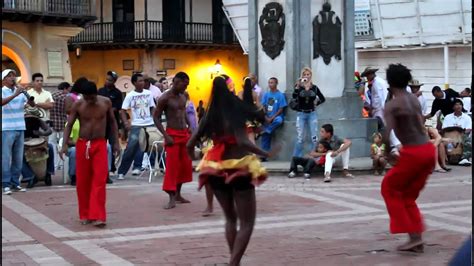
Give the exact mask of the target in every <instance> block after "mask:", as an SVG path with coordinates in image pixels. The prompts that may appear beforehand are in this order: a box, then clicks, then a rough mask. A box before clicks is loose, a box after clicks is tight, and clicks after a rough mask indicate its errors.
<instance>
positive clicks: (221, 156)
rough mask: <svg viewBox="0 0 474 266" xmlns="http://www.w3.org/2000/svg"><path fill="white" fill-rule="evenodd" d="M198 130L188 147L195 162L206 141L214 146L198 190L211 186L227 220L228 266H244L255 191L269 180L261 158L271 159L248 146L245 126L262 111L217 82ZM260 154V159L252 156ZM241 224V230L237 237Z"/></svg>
mask: <svg viewBox="0 0 474 266" xmlns="http://www.w3.org/2000/svg"><path fill="white" fill-rule="evenodd" d="M207 110H208V111H207V113H206V115H205V116H204V118H203V120H202V121H201V123H200V124H199V127H198V130H197V131H196V132H195V133H194V134H193V136H192V137H191V139H190V140H189V142H188V144H187V150H188V154H189V156H191V158H193V157H194V146H195V145H196V144H197V142H198V141H200V140H201V139H212V141H213V146H212V148H210V149H209V150H208V151H207V153H206V154H205V155H204V158H203V159H202V161H201V163H200V164H199V166H198V169H199V170H200V175H199V188H201V187H202V186H203V185H204V184H206V183H209V184H210V185H211V187H212V190H213V191H214V195H215V196H216V198H217V200H218V201H219V204H220V205H221V207H222V209H223V211H224V214H225V217H226V225H225V230H226V238H227V243H228V245H229V248H230V254H231V256H230V263H229V265H239V263H240V260H241V258H242V256H243V254H244V252H245V249H246V248H247V245H248V243H249V241H250V236H251V235H252V231H253V227H254V224H255V216H256V202H255V188H254V185H258V184H261V183H262V182H264V180H265V179H266V178H267V172H266V170H265V169H264V168H262V167H261V165H260V160H259V159H258V158H257V156H256V155H255V154H257V155H260V156H264V157H267V156H271V155H272V154H273V153H274V152H270V153H272V154H269V153H267V152H265V151H263V150H261V149H260V148H258V147H257V146H255V145H254V144H253V143H252V142H250V141H249V139H248V137H247V134H246V130H245V123H246V121H248V120H250V121H253V120H254V119H256V118H257V116H258V115H259V113H258V111H257V109H256V108H255V107H254V106H252V105H248V104H246V103H245V102H243V101H241V100H239V98H237V97H236V96H235V95H233V94H232V93H231V92H230V91H229V90H228V89H227V86H226V82H225V79H224V78H222V77H220V76H219V77H216V78H215V79H214V81H213V88H212V94H211V99H210V103H209V107H208V108H207ZM253 153H255V154H253ZM237 219H239V220H240V221H239V230H238V231H237Z"/></svg>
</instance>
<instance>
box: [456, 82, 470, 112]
mask: <svg viewBox="0 0 474 266" xmlns="http://www.w3.org/2000/svg"><path fill="white" fill-rule="evenodd" d="M459 96H461V99H462V103H463V104H464V109H465V110H466V111H467V113H468V114H470V113H471V108H472V106H471V89H470V88H465V89H464V90H463V91H461V93H459Z"/></svg>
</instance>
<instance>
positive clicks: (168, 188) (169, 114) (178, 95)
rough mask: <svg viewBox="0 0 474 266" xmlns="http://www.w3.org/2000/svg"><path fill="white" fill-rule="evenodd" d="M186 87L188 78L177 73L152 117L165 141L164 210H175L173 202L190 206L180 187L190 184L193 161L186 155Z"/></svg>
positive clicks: (188, 126) (188, 128)
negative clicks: (167, 200)
mask: <svg viewBox="0 0 474 266" xmlns="http://www.w3.org/2000/svg"><path fill="white" fill-rule="evenodd" d="M188 84H189V76H188V75H187V74H186V73H184V72H179V73H177V74H176V75H175V76H174V78H173V87H172V88H171V89H169V90H167V91H166V92H164V93H163V95H161V97H160V99H159V100H158V107H157V108H156V109H155V111H154V113H153V120H154V121H155V125H156V127H157V128H158V130H159V131H160V132H161V134H163V138H164V140H165V150H166V172H165V177H164V180H163V191H165V192H166V193H168V195H169V202H168V203H167V204H166V205H165V207H164V208H165V209H171V208H174V207H175V206H176V202H178V203H189V202H190V201H189V200H187V199H185V198H183V197H182V196H181V187H182V185H183V183H187V182H191V181H192V180H193V166H192V161H191V159H190V158H189V156H188V154H187V152H186V143H187V142H188V140H189V138H190V137H191V132H190V124H189V121H188V118H187V116H186V96H185V95H184V91H185V90H186V88H187V87H188ZM163 112H165V116H166V130H165V129H164V127H163V124H162V121H161V114H162V113H163Z"/></svg>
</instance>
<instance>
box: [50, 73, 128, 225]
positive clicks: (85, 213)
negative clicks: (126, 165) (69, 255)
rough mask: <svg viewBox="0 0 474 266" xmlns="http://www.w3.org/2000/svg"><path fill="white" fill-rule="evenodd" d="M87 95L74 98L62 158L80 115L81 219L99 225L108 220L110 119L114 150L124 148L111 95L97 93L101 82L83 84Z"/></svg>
mask: <svg viewBox="0 0 474 266" xmlns="http://www.w3.org/2000/svg"><path fill="white" fill-rule="evenodd" d="M80 93H82V95H83V98H82V99H79V100H77V101H76V102H74V104H73V105H72V107H71V112H70V114H69V116H68V120H67V125H66V128H65V129H64V138H63V146H62V147H63V148H62V150H61V152H60V153H59V156H60V157H61V159H62V158H63V154H64V153H66V152H67V149H68V147H67V144H68V143H69V138H70V135H71V130H72V125H74V122H75V121H76V119H79V123H80V124H81V127H80V130H79V139H78V140H77V142H76V165H77V166H76V179H77V181H76V189H77V198H78V201H79V204H78V205H79V219H80V220H81V223H82V224H89V223H93V224H94V225H95V226H97V227H104V226H105V224H106V212H105V183H106V180H107V175H108V171H109V170H108V160H107V138H106V133H105V132H106V126H107V122H109V123H110V130H111V132H110V133H111V134H112V136H113V138H114V140H115V141H114V145H113V151H114V153H115V154H116V155H117V154H118V152H119V151H120V148H119V142H118V134H117V123H116V122H115V116H114V112H113V109H112V102H111V101H110V99H108V98H106V97H103V96H98V95H97V86H96V85H95V84H94V83H93V82H89V81H88V82H85V83H84V84H83V85H82V86H81V91H80Z"/></svg>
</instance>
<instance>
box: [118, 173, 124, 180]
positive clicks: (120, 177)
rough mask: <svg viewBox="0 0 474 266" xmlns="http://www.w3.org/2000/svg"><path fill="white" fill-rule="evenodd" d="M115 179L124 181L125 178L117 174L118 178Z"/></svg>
mask: <svg viewBox="0 0 474 266" xmlns="http://www.w3.org/2000/svg"><path fill="white" fill-rule="evenodd" d="M117 179H118V180H125V177H124V176H123V174H119V176H118V178H117Z"/></svg>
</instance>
